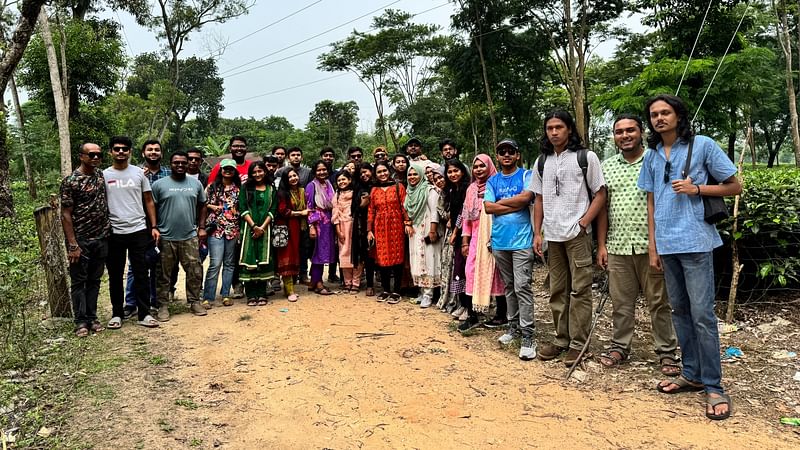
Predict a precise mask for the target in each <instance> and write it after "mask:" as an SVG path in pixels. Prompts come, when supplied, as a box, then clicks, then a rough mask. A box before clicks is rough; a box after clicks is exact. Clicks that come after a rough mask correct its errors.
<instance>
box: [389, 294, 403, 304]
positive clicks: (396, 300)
mask: <svg viewBox="0 0 800 450" xmlns="http://www.w3.org/2000/svg"><path fill="white" fill-rule="evenodd" d="M401 298H402V297H401V296H400V294H395V293H392V295H390V296H389V299H388V300H386V303H388V304H390V305H396V304H398V303H400V299H401Z"/></svg>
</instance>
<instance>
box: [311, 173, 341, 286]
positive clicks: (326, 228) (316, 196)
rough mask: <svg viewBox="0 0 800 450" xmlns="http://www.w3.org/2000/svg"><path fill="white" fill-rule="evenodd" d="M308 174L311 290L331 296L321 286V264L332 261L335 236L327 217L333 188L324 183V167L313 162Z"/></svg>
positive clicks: (325, 175) (326, 180)
mask: <svg viewBox="0 0 800 450" xmlns="http://www.w3.org/2000/svg"><path fill="white" fill-rule="evenodd" d="M311 171H312V173H313V174H314V179H313V180H311V182H310V183H308V186H306V205H308V211H309V213H308V236H309V237H310V238H311V239H312V240H313V241H314V253H313V254H312V255H311V289H313V290H314V292H316V293H317V294H319V295H333V292H331V291H330V290H329V289H328V288H326V287H325V285H324V284H323V283H322V272H323V270H324V268H325V264H331V263H333V262H334V261H336V244H335V242H334V239H335V233H334V230H333V223H331V215H332V214H333V185H331V182H330V181H328V166H327V164H325V161H322V160H321V159H320V160H317V161H316V162H315V163H314V164H313V165H312V166H311Z"/></svg>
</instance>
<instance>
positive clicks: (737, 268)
mask: <svg viewBox="0 0 800 450" xmlns="http://www.w3.org/2000/svg"><path fill="white" fill-rule="evenodd" d="M752 138H753V128H751V127H747V137H745V140H744V142H745V143H744V145H745V148H743V149H742V152H741V153H740V154H739V163H738V164H737V167H738V172H739V173H738V177H739V182H740V183H742V190H744V174H743V172H742V164H743V163H744V155H745V153H747V147H748V146H749V143H750V140H751V139H752ZM741 197H742V196H741V194H740V195H737V196H736V198H735V199H734V201H733V227H732V228H731V256H732V258H733V274H732V275H731V289H730V290H729V291H728V311H727V314H726V315H725V321H726V322H728V323H733V311H734V309H735V308H736V290H737V287H738V286H739V273H740V272H741V271H742V267H743V265H742V264H741V263H740V262H739V244H738V243H737V242H736V232H737V231H738V229H739V200H740V199H741Z"/></svg>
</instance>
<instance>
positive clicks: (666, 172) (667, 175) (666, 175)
mask: <svg viewBox="0 0 800 450" xmlns="http://www.w3.org/2000/svg"><path fill="white" fill-rule="evenodd" d="M670 172H672V163H671V162H669V161H667V163H666V164H664V183H669V181H670Z"/></svg>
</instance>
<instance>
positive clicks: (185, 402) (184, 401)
mask: <svg viewBox="0 0 800 450" xmlns="http://www.w3.org/2000/svg"><path fill="white" fill-rule="evenodd" d="M175 404H176V405H178V406H182V407H184V408H186V409H197V408H199V407H200V405H198V404H197V403H195V402H194V400H192V399H190V398H179V399H176V400H175Z"/></svg>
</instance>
